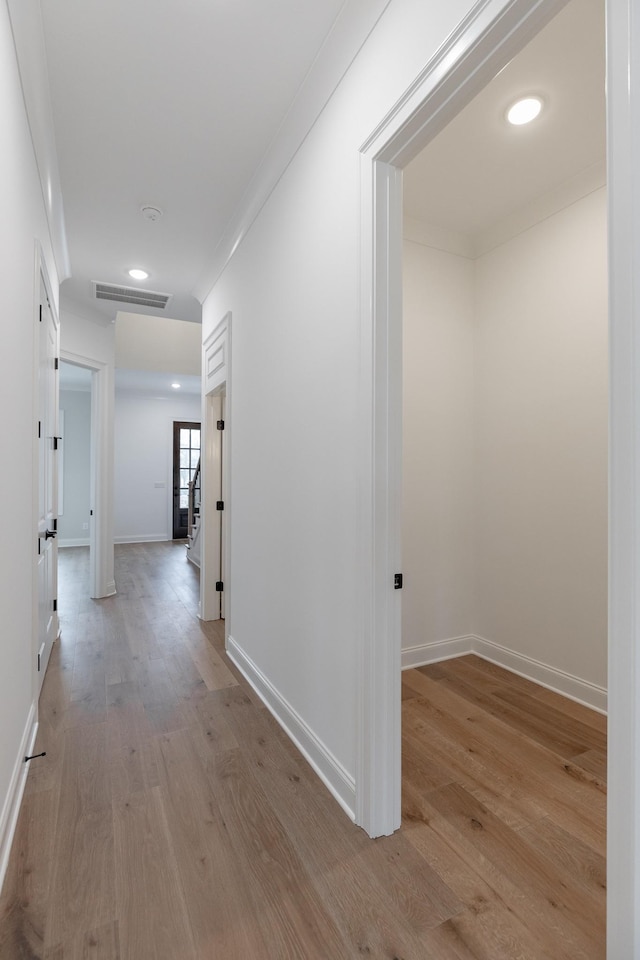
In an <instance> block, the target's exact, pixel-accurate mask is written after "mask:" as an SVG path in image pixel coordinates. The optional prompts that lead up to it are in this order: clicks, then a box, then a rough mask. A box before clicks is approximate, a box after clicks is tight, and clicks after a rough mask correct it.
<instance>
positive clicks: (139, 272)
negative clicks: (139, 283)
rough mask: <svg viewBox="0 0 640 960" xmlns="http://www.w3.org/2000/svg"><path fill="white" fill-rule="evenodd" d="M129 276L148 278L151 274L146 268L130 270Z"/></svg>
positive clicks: (135, 278)
mask: <svg viewBox="0 0 640 960" xmlns="http://www.w3.org/2000/svg"><path fill="white" fill-rule="evenodd" d="M129 276H130V277H133V279H134V280H146V279H147V277H148V276H149V274H148V273H147V271H146V270H138V269H135V270H129Z"/></svg>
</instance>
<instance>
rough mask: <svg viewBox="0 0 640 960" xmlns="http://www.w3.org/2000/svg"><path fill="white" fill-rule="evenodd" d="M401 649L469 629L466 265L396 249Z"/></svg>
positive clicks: (471, 315) (471, 481)
mask: <svg viewBox="0 0 640 960" xmlns="http://www.w3.org/2000/svg"><path fill="white" fill-rule="evenodd" d="M403 268H404V307H403V318H404V322H403V489H402V504H403V513H402V569H403V573H404V576H405V584H404V589H403V592H402V646H403V649H406V648H411V647H418V646H423V645H425V644H433V643H440V642H441V641H443V640H451V639H454V638H456V637H464V636H468V635H470V634H472V633H473V632H474V630H475V629H476V626H477V622H476V602H475V600H476V591H475V575H476V555H475V545H476V538H475V523H476V517H475V509H474V490H475V456H474V452H475V435H474V399H475V395H474V386H475V366H474V337H475V325H476V313H475V264H474V262H473V260H470V259H467V258H465V257H461V256H456V255H454V254H452V253H446V252H443V251H442V250H437V249H434V248H433V247H430V246H424V245H422V244H419V243H415V242H410V241H407V240H405V243H404V249H403Z"/></svg>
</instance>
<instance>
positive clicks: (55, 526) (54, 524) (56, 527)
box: [51, 517, 58, 532]
mask: <svg viewBox="0 0 640 960" xmlns="http://www.w3.org/2000/svg"><path fill="white" fill-rule="evenodd" d="M51 523H52V525H53V529H54V530H55V531H56V532H57V530H58V518H57V517H54V518H53V520H52V521H51Z"/></svg>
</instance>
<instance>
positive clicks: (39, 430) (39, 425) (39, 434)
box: [38, 420, 42, 440]
mask: <svg viewBox="0 0 640 960" xmlns="http://www.w3.org/2000/svg"><path fill="white" fill-rule="evenodd" d="M41 436H42V420H38V440H39V439H40V437H41Z"/></svg>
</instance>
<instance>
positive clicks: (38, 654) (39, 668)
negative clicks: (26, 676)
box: [38, 654, 40, 673]
mask: <svg viewBox="0 0 640 960" xmlns="http://www.w3.org/2000/svg"><path fill="white" fill-rule="evenodd" d="M38 673H40V654H38Z"/></svg>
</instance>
